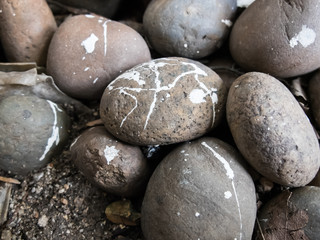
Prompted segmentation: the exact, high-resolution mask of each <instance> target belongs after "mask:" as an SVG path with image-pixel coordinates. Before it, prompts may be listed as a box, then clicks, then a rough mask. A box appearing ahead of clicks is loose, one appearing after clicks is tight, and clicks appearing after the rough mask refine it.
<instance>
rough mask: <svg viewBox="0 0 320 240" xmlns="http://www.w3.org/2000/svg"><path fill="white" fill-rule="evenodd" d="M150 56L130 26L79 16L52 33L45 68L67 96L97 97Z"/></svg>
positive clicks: (88, 16)
mask: <svg viewBox="0 0 320 240" xmlns="http://www.w3.org/2000/svg"><path fill="white" fill-rule="evenodd" d="M150 59H151V57H150V52H149V48H148V46H147V44H146V42H145V41H144V39H143V38H142V37H141V36H140V35H139V34H138V33H137V32H136V31H134V30H133V29H132V28H130V27H128V26H126V25H124V24H122V23H118V22H115V21H111V20H109V19H106V18H103V17H99V16H97V15H78V16H74V17H71V18H69V19H67V20H66V21H65V22H63V23H62V24H61V25H60V27H59V29H58V30H57V31H56V33H55V34H54V36H53V39H52V41H51V44H50V47H49V52H48V62H47V71H48V73H49V75H52V76H53V78H54V80H55V82H56V84H57V86H58V87H59V88H60V89H61V90H62V91H63V92H65V93H66V94H67V95H69V96H72V97H75V98H80V99H100V97H101V95H102V93H103V91H104V89H105V88H106V86H107V85H108V84H109V83H110V82H111V81H112V80H114V79H115V78H116V77H117V76H118V75H120V74H121V73H122V72H124V71H125V70H127V69H129V68H131V67H133V66H135V65H137V64H139V63H143V62H146V61H149V60H150Z"/></svg>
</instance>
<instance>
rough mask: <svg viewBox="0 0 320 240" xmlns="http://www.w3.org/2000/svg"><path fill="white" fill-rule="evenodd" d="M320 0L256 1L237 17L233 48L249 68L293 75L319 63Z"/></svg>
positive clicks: (232, 38) (306, 70)
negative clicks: (319, 1)
mask: <svg viewBox="0 0 320 240" xmlns="http://www.w3.org/2000/svg"><path fill="white" fill-rule="evenodd" d="M319 11H320V4H319V3H316V2H315V1H313V0H305V1H296V0H292V1H278V0H260V1H254V2H253V3H252V4H251V5H250V6H249V7H248V8H247V9H246V10H244V12H243V13H242V14H241V15H240V16H239V17H238V18H237V20H236V22H235V24H234V26H233V28H232V31H231V34H230V44H229V45H230V52H231V54H232V56H233V58H234V60H235V61H236V62H237V63H238V64H239V65H240V66H242V67H243V68H245V69H246V70H248V71H258V72H264V73H269V74H271V75H273V76H276V77H283V78H284V77H293V76H297V75H302V74H305V73H308V72H311V71H313V70H315V69H317V68H319V67H320V58H319V55H320V37H319V36H320V24H319V21H320V15H319Z"/></svg>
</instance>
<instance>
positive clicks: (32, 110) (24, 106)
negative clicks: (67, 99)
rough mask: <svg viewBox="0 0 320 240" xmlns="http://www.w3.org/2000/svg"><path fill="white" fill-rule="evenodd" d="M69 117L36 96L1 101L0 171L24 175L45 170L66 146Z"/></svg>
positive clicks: (55, 106)
mask: <svg viewBox="0 0 320 240" xmlns="http://www.w3.org/2000/svg"><path fill="white" fill-rule="evenodd" d="M69 121H70V119H69V117H68V115H67V114H66V113H65V112H64V110H62V109H61V108H60V107H59V106H58V105H56V104H55V103H53V102H51V101H49V100H44V99H41V98H38V97H36V96H19V95H16V96H10V97H7V98H4V99H3V100H1V101H0V168H2V169H3V170H5V171H9V172H11V173H13V174H21V175H26V174H28V173H29V172H31V171H32V170H34V169H38V168H41V167H43V166H45V165H46V164H47V163H48V162H50V161H51V160H52V157H53V156H54V155H55V154H57V153H58V152H59V151H60V150H61V149H62V148H63V147H64V145H65V144H66V141H67V140H68V129H69V125H70V122H69Z"/></svg>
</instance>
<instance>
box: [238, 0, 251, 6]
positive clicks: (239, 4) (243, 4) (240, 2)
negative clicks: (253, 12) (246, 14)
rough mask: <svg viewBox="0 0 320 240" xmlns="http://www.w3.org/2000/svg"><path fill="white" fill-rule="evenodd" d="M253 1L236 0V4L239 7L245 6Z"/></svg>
mask: <svg viewBox="0 0 320 240" xmlns="http://www.w3.org/2000/svg"><path fill="white" fill-rule="evenodd" d="M254 1H255V0H237V6H238V7H241V8H246V7H248V6H249V5H250V4H251V3H253V2H254Z"/></svg>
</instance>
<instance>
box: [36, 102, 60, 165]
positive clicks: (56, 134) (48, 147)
mask: <svg viewBox="0 0 320 240" xmlns="http://www.w3.org/2000/svg"><path fill="white" fill-rule="evenodd" d="M47 102H48V103H49V105H50V108H51V110H52V112H53V115H54V121H53V126H52V133H51V136H50V137H49V138H48V141H47V145H46V148H45V150H44V152H43V154H42V156H41V157H40V158H39V161H42V160H44V159H45V157H46V155H47V153H48V152H49V151H50V150H51V148H52V146H53V144H54V143H55V144H56V146H57V145H58V144H59V142H60V136H59V127H58V126H57V124H58V116H57V110H58V111H59V112H62V110H61V109H60V108H59V107H58V106H57V104H55V103H53V102H51V101H49V100H47Z"/></svg>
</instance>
